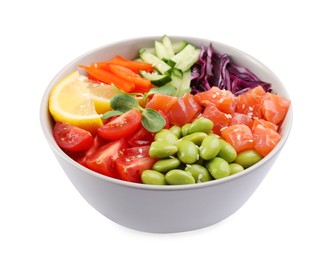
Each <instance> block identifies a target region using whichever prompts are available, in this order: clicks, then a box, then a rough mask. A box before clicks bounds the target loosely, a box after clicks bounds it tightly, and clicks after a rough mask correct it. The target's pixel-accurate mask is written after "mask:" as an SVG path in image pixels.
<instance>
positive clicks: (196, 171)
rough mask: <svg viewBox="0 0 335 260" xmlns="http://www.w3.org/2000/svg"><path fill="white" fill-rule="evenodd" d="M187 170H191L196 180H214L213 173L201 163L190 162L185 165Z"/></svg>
mask: <svg viewBox="0 0 335 260" xmlns="http://www.w3.org/2000/svg"><path fill="white" fill-rule="evenodd" d="M185 172H190V173H191V174H192V176H193V178H194V179H195V181H196V182H198V183H200V182H206V181H210V180H212V179H213V178H212V175H210V174H209V172H208V170H207V169H206V168H205V167H204V166H202V165H200V164H188V165H187V166H186V167H185Z"/></svg>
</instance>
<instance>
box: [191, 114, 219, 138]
mask: <svg viewBox="0 0 335 260" xmlns="http://www.w3.org/2000/svg"><path fill="white" fill-rule="evenodd" d="M213 126H214V123H213V122H212V121H211V120H209V119H208V118H205V117H200V118H198V119H196V120H194V121H193V122H192V124H191V125H190V127H189V129H188V133H189V134H193V133H198V132H203V133H206V134H209V133H210V132H211V131H212V129H213Z"/></svg>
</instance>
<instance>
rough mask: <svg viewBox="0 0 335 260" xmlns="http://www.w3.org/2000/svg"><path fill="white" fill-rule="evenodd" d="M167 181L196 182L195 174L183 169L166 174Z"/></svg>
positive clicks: (170, 182)
mask: <svg viewBox="0 0 335 260" xmlns="http://www.w3.org/2000/svg"><path fill="white" fill-rule="evenodd" d="M165 181H166V182H167V183H168V184H170V185H183V184H194V183H195V179H194V178H193V176H192V175H191V174H189V173H187V172H185V171H183V170H171V171H169V172H168V173H167V174H166V175H165Z"/></svg>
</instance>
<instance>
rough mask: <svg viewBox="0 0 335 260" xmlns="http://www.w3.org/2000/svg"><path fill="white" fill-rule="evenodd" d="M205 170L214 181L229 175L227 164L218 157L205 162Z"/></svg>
mask: <svg viewBox="0 0 335 260" xmlns="http://www.w3.org/2000/svg"><path fill="white" fill-rule="evenodd" d="M206 168H207V170H208V171H209V173H210V174H211V175H212V176H213V177H214V179H220V178H223V177H227V176H229V175H230V167H229V164H228V163H227V162H226V161H225V160H224V159H222V158H220V157H215V158H213V159H212V160H210V161H208V162H206Z"/></svg>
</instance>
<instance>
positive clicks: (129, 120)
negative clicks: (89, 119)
mask: <svg viewBox="0 0 335 260" xmlns="http://www.w3.org/2000/svg"><path fill="white" fill-rule="evenodd" d="M141 118H142V115H141V112H140V111H139V110H137V109H132V110H129V111H128V112H126V113H124V114H122V115H120V116H118V117H115V118H113V119H112V120H110V121H109V122H108V123H107V124H105V125H103V126H100V127H99V128H98V134H99V135H100V136H101V137H103V138H106V139H108V140H117V139H119V138H122V137H128V136H131V135H132V134H134V133H135V131H136V130H137V129H138V127H139V125H140V124H141Z"/></svg>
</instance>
